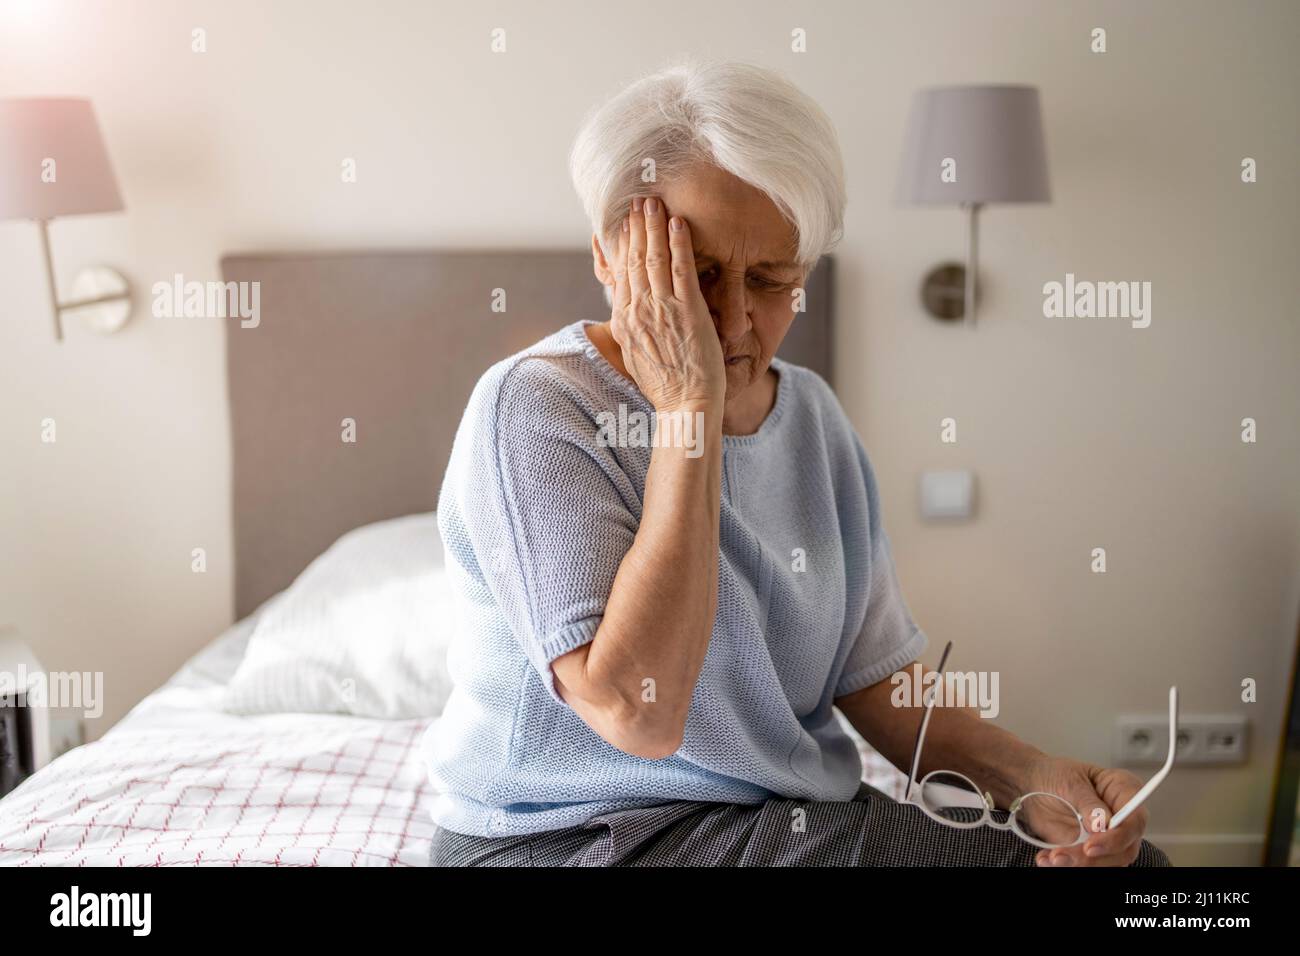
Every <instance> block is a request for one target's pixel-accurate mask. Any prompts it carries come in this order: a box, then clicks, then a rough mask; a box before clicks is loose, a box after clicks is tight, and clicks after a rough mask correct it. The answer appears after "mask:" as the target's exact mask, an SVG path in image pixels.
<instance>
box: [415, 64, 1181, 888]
mask: <svg viewBox="0 0 1300 956" xmlns="http://www.w3.org/2000/svg"><path fill="white" fill-rule="evenodd" d="M651 160H652V161H653V165H651V163H650V162H649V161H651ZM571 167H572V174H573V180H574V184H575V185H576V187H577V190H578V193H579V195H580V196H581V197H582V200H583V203H584V205H585V207H586V210H587V213H588V215H589V216H590V218H591V221H592V225H593V228H594V230H595V232H594V235H593V236H592V244H591V249H592V258H593V260H594V265H595V273H596V277H597V278H598V279H599V280H600V282H602V283H603V284H604V285H605V286H606V288H607V290H608V297H609V298H610V301H611V304H612V311H611V315H610V319H609V321H608V322H576V323H574V324H573V325H570V326H568V327H567V328H564V329H562V330H560V331H559V332H556V333H555V334H554V335H552V336H550V337H549V338H547V339H544V340H543V341H541V342H539V343H537V344H536V345H535V346H533V347H532V348H529V349H527V350H525V351H523V352H521V353H520V354H518V355H515V356H513V357H512V358H509V359H507V360H505V361H503V362H501V363H500V364H498V365H496V366H494V367H493V368H492V369H490V370H489V371H488V372H487V373H486V374H485V375H484V376H483V378H482V380H481V381H480V382H479V384H478V386H477V388H476V389H475V391H474V394H473V397H472V398H471V399H470V403H469V406H468V408H467V409H466V411H465V415H464V419H463V421H462V423H461V426H460V430H459V432H458V434H457V437H456V442H455V447H454V450H453V453H452V457H451V463H450V465H449V468H448V472H447V477H446V481H445V484H444V486H443V488H442V494H441V499H440V503H439V522H440V526H441V530H442V535H443V540H444V542H445V544H446V550H447V558H448V564H449V569H450V572H451V573H452V574H453V575H454V576H455V581H456V586H457V588H458V590H459V592H460V594H461V596H462V598H463V606H464V608H465V610H466V613H467V616H468V620H467V623H466V627H465V629H464V636H463V638H462V639H461V640H460V642H459V643H458V644H457V645H455V646H454V647H453V650H452V653H451V659H450V664H451V667H452V673H453V675H454V677H455V680H456V689H455V692H454V694H453V695H452V698H451V700H450V702H449V703H448V705H447V708H446V711H445V713H444V715H443V718H442V719H441V720H440V721H439V722H438V723H437V724H436V725H435V726H434V727H433V728H432V729H431V731H430V735H429V737H428V739H427V741H426V745H425V746H426V754H427V759H428V761H429V766H430V772H431V775H432V777H433V780H434V782H435V783H436V784H437V785H438V787H439V790H440V795H439V797H438V799H437V802H436V805H435V808H434V820H435V822H436V823H437V825H438V831H437V834H436V836H435V839H434V845H433V850H432V858H431V862H432V863H434V864H435V865H483V864H491V865H502V864H507V865H528V864H541V865H546V864H551V865H554V864H572V865H597V866H603V865H628V864H665V863H668V864H687V865H693V864H703V865H709V864H739V865H750V866H758V865H780V864H818V865H837V864H848V865H873V864H895V863H907V864H920V865H925V864H971V863H986V864H1024V865H1032V864H1034V863H1035V862H1037V863H1039V864H1040V865H1049V864H1054V865H1073V864H1112V865H1126V864H1130V863H1133V862H1135V861H1137V862H1139V863H1142V862H1151V863H1165V862H1167V861H1166V860H1164V858H1163V855H1162V854H1161V853H1160V851H1159V850H1157V849H1155V848H1153V847H1151V846H1150V845H1149V844H1147V843H1145V841H1143V840H1142V832H1143V828H1144V826H1145V811H1139V812H1138V813H1135V814H1133V815H1132V816H1131V817H1129V818H1128V819H1127V820H1126V821H1125V822H1124V823H1123V824H1122V825H1120V826H1118V827H1116V828H1114V829H1111V830H1109V831H1106V832H1094V833H1089V834H1087V839H1086V842H1083V835H1082V833H1081V828H1080V827H1079V823H1078V822H1077V821H1075V820H1071V821H1070V822H1071V823H1072V824H1073V826H1074V828H1075V829H1074V834H1073V835H1074V836H1076V837H1079V841H1080V842H1077V843H1076V844H1075V845H1072V846H1069V847H1065V848H1053V849H1041V848H1040V847H1039V846H1036V845H1034V844H1032V843H1029V842H1026V841H1025V840H1022V839H1021V838H1020V837H1018V836H1017V835H1015V834H1013V833H1012V832H1011V831H1009V830H1007V829H1002V828H998V827H992V826H980V827H975V828H967V829H957V828H951V827H948V826H945V825H944V824H942V823H940V822H937V821H936V820H934V819H931V818H930V817H929V816H927V815H926V814H924V813H923V812H922V811H921V810H920V809H919V808H917V807H915V806H910V805H908V804H905V803H902V804H900V803H896V802H894V801H892V800H890V799H889V798H887V797H885V796H884V795H883V794H881V793H880V792H878V791H875V790H873V789H872V788H870V787H867V786H865V785H863V784H861V783H860V777H861V764H860V761H859V757H858V753H857V750H856V747H855V746H854V743H853V741H852V740H851V739H850V737H849V736H848V734H847V733H846V731H845V730H844V729H843V727H842V726H841V724H840V723H839V721H838V719H837V718H836V716H835V714H834V712H833V709H832V708H834V707H838V708H839V709H840V711H842V712H843V714H844V715H845V716H846V717H847V718H848V720H849V721H850V722H851V723H852V725H853V726H854V727H855V728H856V729H857V730H858V731H859V732H860V733H861V734H862V736H863V737H865V738H866V739H867V740H868V741H870V742H871V743H872V744H873V745H874V746H875V747H876V748H877V749H878V750H879V751H880V752H881V753H882V754H884V755H885V756H886V757H887V758H889V759H890V760H891V761H892V762H893V763H894V764H895V765H896V766H899V767H904V768H906V767H907V764H908V762H909V756H910V754H911V753H912V749H913V745H914V744H915V742H916V738H917V730H918V725H919V723H920V719H921V710H920V709H919V708H918V707H916V706H915V702H914V701H909V702H907V706H901V707H900V706H894V704H893V703H892V702H891V690H892V689H893V685H891V682H890V678H891V676H892V675H894V674H895V673H896V672H898V671H900V670H903V669H906V668H908V667H909V665H911V664H912V663H913V662H915V661H916V659H917V657H918V655H920V653H921V652H922V650H923V649H924V648H925V646H926V638H925V635H924V634H923V633H922V632H921V630H920V629H919V628H918V627H917V625H916V624H915V623H913V621H912V617H911V615H910V613H909V611H908V608H907V605H906V604H905V603H904V600H903V596H902V593H901V592H900V589H899V585H898V581H897V579H896V577H895V573H894V567H893V563H892V559H891V556H890V549H889V541H888V539H887V537H886V535H885V531H884V528H883V527H882V525H881V503H880V499H879V494H878V490H877V485H876V480H875V476H874V474H873V472H872V467H871V463H870V461H869V460H868V458H867V455H866V452H865V451H864V450H863V448H862V445H861V443H860V442H859V440H858V437H857V435H856V434H855V433H854V430H853V427H852V425H850V423H849V421H848V419H847V418H846V417H845V414H844V412H843V411H842V410H841V408H840V406H839V403H838V402H837V401H836V398H835V395H834V394H833V393H832V392H831V390H830V388H829V387H828V386H827V385H826V383H825V382H824V381H823V380H822V379H821V378H819V377H818V376H817V375H816V374H815V373H813V372H811V371H809V370H807V369H804V368H800V367H798V366H795V365H791V364H789V363H787V362H783V361H782V360H780V359H777V358H776V357H775V355H776V351H777V348H778V347H779V346H780V344H781V340H782V339H783V338H784V337H785V334H786V332H787V331H788V330H789V328H790V325H791V323H792V322H796V321H798V315H797V313H796V311H794V310H793V309H792V301H793V295H792V294H793V293H795V292H796V290H798V289H799V288H800V286H801V285H802V283H803V282H804V279H805V277H806V276H807V275H808V272H809V270H810V269H811V267H812V266H813V265H814V263H816V261H817V259H818V257H819V256H821V255H822V254H823V253H824V252H826V251H827V250H828V249H830V248H831V247H832V246H833V245H834V243H835V242H836V240H837V239H838V238H839V235H840V232H841V224H842V221H843V213H844V205H845V192H844V178H843V170H842V164H841V159H840V153H839V147H838V144H837V142H836V137H835V133H834V130H833V128H832V126H831V124H830V122H829V121H828V119H827V118H826V116H825V115H824V114H823V113H822V111H821V110H820V109H819V108H818V107H817V106H816V104H814V103H813V102H812V101H810V100H809V99H808V98H807V97H806V96H804V95H803V94H802V93H801V92H800V91H799V90H797V89H796V88H794V87H793V86H791V85H790V84H789V83H788V82H786V81H784V80H783V79H781V78H780V77H778V76H776V75H774V74H772V73H770V72H767V71H765V70H761V69H758V68H753V67H746V66H740V65H721V66H708V67H699V66H688V67H680V68H674V69H670V70H667V71H665V72H662V73H659V74H657V75H654V76H650V77H648V78H645V79H643V80H641V81H639V82H637V83H635V84H633V85H632V86H630V87H629V88H627V89H626V90H625V91H624V92H623V93H621V94H620V95H619V96H617V97H615V98H614V99H613V100H612V101H611V102H609V103H608V104H607V105H605V106H604V107H603V108H601V109H600V110H598V111H597V112H596V113H595V114H594V115H593V116H592V117H591V118H590V119H589V120H588V122H587V124H586V126H585V128H584V129H583V130H582V132H581V133H580V134H579V136H578V139H577V142H576V144H575V146H574V148H573V153H572V158H571ZM651 168H653V170H654V173H655V176H654V178H653V180H652V181H651V182H649V183H647V182H646V181H645V180H646V178H647V177H645V175H644V174H645V173H646V171H647V170H649V169H651ZM637 412H640V413H642V414H643V415H644V416H645V420H648V421H652V422H654V423H655V425H657V426H658V427H657V429H656V431H655V438H654V440H653V441H645V440H640V441H636V440H627V441H623V442H621V443H620V442H619V441H617V440H611V437H612V438H615V439H617V438H618V437H619V436H623V437H627V434H626V430H622V431H620V430H617V429H615V430H611V429H609V428H606V427H605V426H604V425H602V424H601V423H602V422H605V423H608V422H609V421H610V420H612V419H614V418H619V417H620V416H622V418H623V419H626V418H628V417H630V416H632V415H634V414H635V413H637ZM665 436H671V437H674V438H676V439H680V440H665ZM923 753H924V760H923V762H922V765H921V768H920V770H921V773H924V772H926V771H927V770H929V769H934V768H942V769H945V770H952V771H956V772H959V773H963V774H965V775H966V776H967V777H969V778H970V779H971V780H973V781H976V782H978V784H979V786H980V787H981V789H986V790H987V791H988V793H989V795H990V798H991V801H994V802H996V805H997V807H999V808H1007V807H1009V805H1010V804H1011V803H1012V802H1013V801H1014V800H1015V799H1016V798H1017V797H1018V796H1020V795H1022V794H1026V793H1031V792H1035V791H1039V792H1047V793H1056V794H1059V795H1061V796H1062V797H1064V798H1065V799H1066V800H1068V801H1070V803H1072V804H1073V806H1074V807H1076V808H1077V809H1078V811H1079V813H1080V814H1082V815H1083V816H1085V817H1088V818H1092V819H1095V818H1096V815H1097V814H1098V813H1100V814H1101V815H1102V816H1103V817H1107V816H1108V815H1109V813H1111V812H1112V811H1114V810H1116V809H1117V808H1118V807H1119V806H1120V805H1121V804H1122V803H1123V802H1124V801H1125V800H1126V799H1127V798H1128V797H1129V796H1130V795H1131V794H1132V793H1133V792H1134V791H1136V790H1137V789H1138V786H1139V782H1138V781H1137V780H1136V779H1135V778H1133V777H1132V776H1131V775H1130V774H1127V773H1123V772H1120V771H1115V770H1106V769H1102V768H1099V767H1096V766H1091V765H1088V764H1085V763H1080V762H1077V761H1074V760H1069V759H1064V758H1059V757H1051V756H1048V755H1046V754H1044V753H1042V752H1041V751H1039V750H1037V749H1035V748H1033V747H1031V746H1029V745H1028V744H1026V743H1024V742H1022V741H1021V740H1019V739H1017V738H1016V737H1014V736H1012V735H1011V734H1010V733H1007V732H1006V731H1003V730H1000V729H998V728H996V727H994V726H993V725H991V724H990V723H989V722H988V721H987V720H984V719H981V718H980V717H979V716H978V715H977V714H976V713H975V712H974V711H972V710H968V709H962V708H949V707H944V708H935V709H934V710H933V711H932V712H931V721H930V724H929V727H928V732H927V736H926V740H925V745H924V750H923ZM1099 808H1100V809H1099ZM1067 830H1068V828H1067ZM1048 842H1050V841H1048ZM1062 842H1067V841H1062Z"/></svg>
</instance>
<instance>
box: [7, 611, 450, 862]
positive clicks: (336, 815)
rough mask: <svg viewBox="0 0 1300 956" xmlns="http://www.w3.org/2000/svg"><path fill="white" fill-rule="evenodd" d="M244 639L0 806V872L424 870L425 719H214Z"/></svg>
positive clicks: (242, 631) (197, 663)
mask: <svg viewBox="0 0 1300 956" xmlns="http://www.w3.org/2000/svg"><path fill="white" fill-rule="evenodd" d="M250 629H251V622H250V621H244V622H241V623H240V624H238V625H236V626H235V627H234V628H232V629H231V630H230V631H228V632H227V633H226V634H224V635H223V636H222V637H220V638H219V639H218V640H217V641H215V642H214V643H213V644H211V645H210V646H209V647H208V648H206V649H205V650H204V651H203V652H202V653H200V654H199V655H198V656H197V657H195V658H194V659H193V660H191V661H190V662H189V663H188V664H186V665H185V667H184V668H182V669H181V671H180V672H178V673H177V674H176V675H175V676H174V677H173V678H172V679H171V680H170V681H168V682H167V684H165V685H164V686H163V687H162V688H160V689H159V690H158V691H156V692H155V693H153V694H151V695H150V696H149V697H147V698H146V699H145V700H143V701H142V702H141V703H140V704H139V705H138V706H137V707H136V708H135V709H134V710H132V711H131V713H130V714H128V715H127V716H126V717H125V718H124V719H123V720H122V721H121V722H119V723H118V724H117V725H116V726H115V727H113V728H112V729H111V730H110V731H109V732H108V733H106V734H105V735H104V736H103V737H102V738H101V739H100V740H98V741H95V742H94V743H90V744H87V745H85V746H83V747H78V748H76V749H75V750H72V751H70V752H69V753H67V754H64V755H63V756H62V757H60V758H58V759H57V760H55V761H54V762H52V763H51V764H50V765H49V766H47V767H45V768H44V769H43V770H42V771H40V772H39V773H37V774H35V775H33V776H32V777H31V778H29V779H28V780H26V781H24V782H23V784H22V785H21V786H20V787H18V789H16V790H15V791H14V792H13V793H11V794H10V795H9V796H7V797H6V798H5V799H4V800H0V865H8V866H15V865H16V866H31V865H63V866H79V865H85V866H178V865H179V866H194V865H199V866H241V865H271V866H425V865H427V863H428V856H429V840H430V837H431V835H432V832H433V823H432V821H431V820H430V819H429V813H428V809H427V808H428V806H429V803H430V798H431V796H432V788H431V786H430V784H429V782H428V778H427V775H426V773H425V770H424V767H423V765H422V763H421V761H420V758H419V749H418V744H419V740H420V735H421V734H422V733H423V731H424V730H425V728H426V727H427V726H428V725H429V724H430V722H431V721H430V720H400V721H397V720H372V719H366V718H359V717H342V716H329V715H322V714H275V715H266V716H256V717H239V716H234V715H231V714H227V713H224V712H223V711H222V710H221V709H220V702H221V699H222V688H223V686H224V685H225V683H226V682H227V681H228V680H229V678H230V675H231V674H232V673H233V672H234V670H235V667H236V665H237V664H238V662H239V660H240V657H241V656H242V654H243V650H244V645H245V644H246V642H247V639H248V632H249V630H250Z"/></svg>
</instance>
